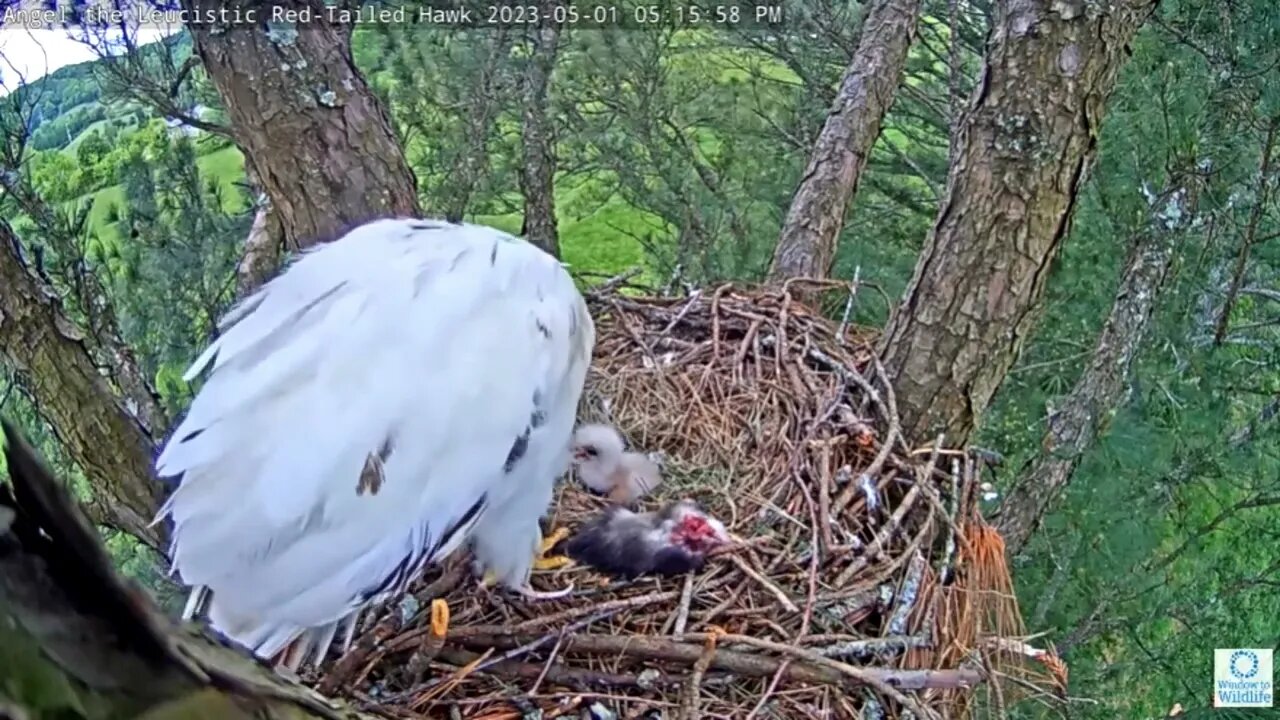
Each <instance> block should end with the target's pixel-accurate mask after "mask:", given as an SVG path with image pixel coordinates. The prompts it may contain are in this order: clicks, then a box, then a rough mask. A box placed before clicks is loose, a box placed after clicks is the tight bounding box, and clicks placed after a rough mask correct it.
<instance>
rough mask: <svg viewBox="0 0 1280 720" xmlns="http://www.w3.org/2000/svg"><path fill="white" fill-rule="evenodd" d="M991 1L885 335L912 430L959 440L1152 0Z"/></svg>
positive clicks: (1025, 317) (1041, 262)
mask: <svg viewBox="0 0 1280 720" xmlns="http://www.w3.org/2000/svg"><path fill="white" fill-rule="evenodd" d="M996 5H997V7H996V17H995V22H994V24H993V28H992V36H991V41H990V43H989V47H988V49H987V53H986V57H985V58H984V61H983V70H982V77H981V79H980V81H979V84H978V86H977V88H976V89H975V90H974V94H973V97H972V99H971V100H970V107H969V110H968V113H967V114H966V116H965V119H964V121H963V122H962V123H961V125H960V128H959V136H958V137H957V138H956V152H955V161H954V162H953V163H952V165H951V170H950V173H949V175H948V178H947V189H946V193H945V196H944V197H943V200H942V203H941V205H940V207H939V208H938V215H937V219H936V220H935V222H934V227H933V230H932V231H931V232H930V235H929V238H928V239H927V241H926V243H925V247H924V249H923V251H922V252H921V254H920V259H919V260H918V261H917V263H916V269H915V274H914V276H913V277H912V280H911V283H910V284H909V285H908V286H907V290H906V292H905V297H904V298H903V300H902V303H901V305H900V306H899V307H898V308H897V309H896V310H895V312H894V314H893V316H892V317H891V318H890V320H889V323H888V325H887V326H886V328H885V332H884V335H883V337H882V339H881V346H880V353H881V356H882V358H883V360H884V364H885V367H886V369H887V370H888V371H889V373H890V376H891V377H893V378H894V382H895V387H896V389H897V393H898V408H899V411H900V412H901V418H902V425H903V430H904V432H905V433H906V434H907V436H908V437H909V438H910V439H911V440H913V441H924V440H925V439H926V438H933V437H935V436H936V435H937V434H938V433H945V434H946V437H947V440H948V441H949V442H951V443H952V444H956V443H964V442H965V441H967V439H968V437H969V435H970V433H971V432H972V431H973V428H974V424H975V423H976V422H977V418H978V417H979V416H980V415H981V414H982V413H983V411H985V410H986V408H987V406H988V404H989V403H990V402H991V398H992V396H993V395H995V392H996V390H997V389H998V388H999V387H1000V384H1001V383H1002V382H1003V381H1004V378H1005V376H1006V375H1007V374H1008V372H1009V369H1010V368H1011V367H1012V366H1013V363H1014V361H1015V360H1016V359H1017V356H1018V354H1019V353H1020V352H1021V349H1022V346H1023V344H1024V342H1025V341H1026V339H1027V337H1028V336H1029V335H1030V333H1031V331H1032V329H1033V328H1034V326H1035V324H1036V321H1037V320H1038V316H1039V312H1038V310H1039V307H1040V300H1041V297H1042V296H1043V294H1044V288H1045V281H1046V279H1047V277H1048V275H1049V268H1050V266H1051V265H1052V263H1053V260H1054V259H1055V258H1056V257H1057V255H1058V251H1059V249H1060V248H1061V247H1062V241H1063V239H1064V238H1065V237H1066V236H1067V233H1068V230H1069V228H1070V223H1071V216H1072V213H1073V211H1074V209H1075V199H1076V195H1077V193H1078V192H1079V190H1080V188H1081V186H1082V184H1083V183H1084V180H1085V176H1086V175H1087V173H1088V170H1089V168H1090V166H1091V165H1092V163H1093V160H1094V157H1095V155H1096V146H1097V137H1098V132H1099V129H1100V126H1101V124H1102V116H1103V111H1104V108H1105V105H1106V100H1107V98H1108V96H1109V95H1110V94H1111V91H1112V90H1113V89H1114V88H1115V82H1116V75H1117V73H1118V71H1119V69H1120V67H1121V66H1122V65H1123V64H1124V61H1125V58H1126V55H1127V45H1128V43H1129V42H1130V41H1131V40H1132V39H1133V36H1134V35H1135V34H1136V33H1137V32H1138V29H1139V28H1141V27H1142V25H1143V23H1145V22H1146V20H1147V18H1148V17H1149V16H1150V15H1151V13H1152V11H1153V10H1154V9H1155V6H1156V0H1117V1H1116V2H1111V3H1106V4H1105V6H1103V5H1099V4H1097V3H1092V2H1084V1H1083V0H1067V1H1065V2H1064V1H1060V0H1053V1H1050V0H1002V1H1001V2H999V3H997V4H996Z"/></svg>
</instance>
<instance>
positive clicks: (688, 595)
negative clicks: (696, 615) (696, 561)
mask: <svg viewBox="0 0 1280 720" xmlns="http://www.w3.org/2000/svg"><path fill="white" fill-rule="evenodd" d="M692 602H693V573H689V574H687V575H685V576H684V587H683V588H681V590H680V606H679V607H678V608H677V609H676V622H675V625H674V626H673V627H672V629H671V632H672V633H673V634H675V635H683V634H684V631H685V627H686V626H687V625H688V624H689V605H690V604H691V603H692Z"/></svg>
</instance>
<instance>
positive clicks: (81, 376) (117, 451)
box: [0, 222, 164, 552]
mask: <svg viewBox="0 0 1280 720" xmlns="http://www.w3.org/2000/svg"><path fill="white" fill-rule="evenodd" d="M18 250H19V245H18V239H17V237H16V236H14V234H13V231H12V230H11V229H10V228H9V226H8V224H6V223H3V222H0V358H3V359H4V361H5V362H6V363H7V364H8V365H10V367H12V368H13V370H14V372H15V373H16V374H17V375H18V376H19V377H20V378H21V379H22V385H23V387H24V388H26V390H27V391H28V392H29V393H30V394H31V396H32V399H33V400H34V404H35V406H36V409H37V410H38V412H39V413H40V415H41V417H42V418H43V419H44V420H45V421H46V422H48V423H49V425H50V426H51V427H52V428H53V431H54V434H55V435H56V436H57V438H58V441H59V442H60V443H61V444H62V447H63V448H65V449H66V452H67V455H68V456H69V457H70V458H71V459H72V460H74V461H75V462H76V464H77V465H79V466H80V468H81V470H82V471H83V472H84V474H85V477H86V478H87V479H88V481H89V486H90V489H91V491H92V494H91V496H90V498H89V500H88V502H87V504H86V507H87V509H88V512H89V516H90V517H91V518H92V519H93V521H94V522H96V523H99V524H101V525H105V526H107V527H111V528H115V529H117V530H122V531H124V532H127V533H129V534H130V535H133V536H135V537H137V538H138V539H139V540H141V541H142V542H144V543H146V544H147V545H149V546H151V547H152V548H153V549H155V550H156V551H158V552H163V534H164V533H163V528H160V527H148V526H149V525H150V523H151V519H152V517H154V515H155V512H156V509H157V508H158V507H159V505H160V503H159V501H160V498H161V496H162V493H163V488H162V486H161V485H160V483H159V482H158V481H156V480H155V478H154V476H153V475H152V472H151V458H152V452H153V450H154V448H153V446H152V442H151V437H150V436H149V435H148V433H147V431H146V429H145V428H144V427H143V426H142V424H141V423H140V422H139V420H138V418H137V417H135V416H134V415H133V414H131V413H129V412H128V411H126V410H125V409H124V407H122V405H121V401H120V400H119V399H118V398H117V397H116V396H115V395H114V394H112V392H111V389H110V387H109V386H108V384H107V381H106V379H105V378H104V377H103V376H102V374H101V373H100V372H99V371H98V368H97V367H96V365H95V364H94V362H93V359H92V358H91V357H90V355H89V351H88V349H87V348H86V347H85V344H84V342H83V340H84V336H83V335H82V334H81V332H80V331H79V330H78V329H77V328H76V326H75V325H74V324H73V323H72V322H71V321H70V320H68V319H67V317H66V316H65V315H64V314H63V312H62V308H61V306H60V304H59V302H58V299H57V298H58V296H57V294H56V293H55V292H54V291H53V289H52V288H50V287H48V286H46V285H45V284H44V283H43V282H41V281H40V280H39V279H38V278H36V277H35V276H34V275H32V274H31V273H30V272H29V271H28V269H27V267H26V264H25V263H24V262H23V260H22V257H21V256H20V255H19V253H18Z"/></svg>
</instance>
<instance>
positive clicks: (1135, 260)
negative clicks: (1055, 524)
mask: <svg viewBox="0 0 1280 720" xmlns="http://www.w3.org/2000/svg"><path fill="white" fill-rule="evenodd" d="M1194 204H1195V199H1194V195H1193V197H1192V198H1191V199H1188V197H1187V190H1186V189H1185V188H1179V189H1177V190H1173V191H1170V192H1166V193H1165V194H1164V195H1163V196H1162V197H1161V198H1160V199H1159V200H1158V202H1157V203H1156V204H1154V205H1153V211H1154V212H1153V217H1152V218H1151V222H1150V223H1149V225H1148V227H1147V228H1146V229H1145V230H1144V231H1143V232H1142V233H1140V234H1139V235H1138V237H1137V238H1136V239H1135V242H1134V245H1133V247H1132V248H1131V249H1130V251H1129V257H1128V260H1127V261H1126V263H1125V268H1124V274H1123V275H1122V276H1121V278H1120V286H1119V287H1118V288H1117V289H1116V295H1115V300H1114V301H1113V302H1112V305H1111V313H1110V314H1109V315H1108V316H1107V320H1106V322H1105V323H1104V324H1103V326H1102V332H1101V333H1100V334H1099V335H1098V340H1097V343H1096V344H1095V345H1094V350H1093V356H1092V358H1091V359H1090V361H1089V364H1088V366H1087V367H1085V369H1084V373H1083V374H1082V375H1081V376H1080V378H1079V379H1078V380H1077V381H1076V384H1075V386H1074V387H1073V388H1072V389H1071V392H1070V393H1068V394H1067V396H1066V398H1065V399H1064V400H1063V401H1062V403H1061V404H1060V405H1058V406H1057V407H1055V408H1053V410H1052V411H1051V413H1050V415H1049V418H1048V428H1047V429H1046V431H1045V434H1044V439H1043V440H1042V441H1041V449H1040V452H1039V454H1037V455H1036V457H1035V458H1034V459H1033V460H1032V461H1031V463H1030V464H1029V465H1028V467H1027V468H1025V470H1024V471H1023V472H1022V474H1021V475H1020V476H1019V478H1018V481H1017V483H1016V484H1015V485H1014V487H1013V488H1012V490H1010V492H1009V494H1008V495H1007V496H1006V497H1005V500H1004V502H1003V503H1002V504H1001V505H1000V511H999V515H998V516H997V520H996V527H997V528H998V529H999V530H1000V534H1001V535H1003V536H1004V541H1005V547H1007V548H1008V549H1009V552H1010V553H1012V554H1016V553H1017V552H1019V551H1020V550H1021V549H1022V547H1023V546H1024V545H1026V542H1027V540H1028V539H1030V537H1031V535H1032V533H1034V532H1035V529H1036V527H1037V525H1038V524H1039V522H1040V519H1041V518H1042V517H1043V516H1044V514H1045V512H1047V511H1048V510H1049V508H1050V507H1051V506H1052V505H1053V504H1054V503H1055V502H1056V501H1057V499H1058V497H1059V496H1060V495H1061V494H1062V491H1063V489H1064V488H1066V486H1067V484H1068V483H1069V482H1070V481H1071V477H1072V475H1073V474H1074V473H1075V470H1076V467H1077V466H1078V465H1079V464H1080V460H1081V458H1083V457H1084V453H1085V451H1087V450H1088V449H1089V448H1090V447H1092V446H1093V443H1094V441H1095V440H1097V438H1098V437H1100V436H1102V435H1103V434H1105V433H1106V429H1107V425H1108V424H1109V423H1110V421H1111V418H1112V417H1113V416H1114V415H1115V413H1116V411H1117V410H1118V409H1119V408H1120V406H1121V405H1122V404H1123V402H1124V400H1125V395H1126V388H1127V387H1128V384H1129V373H1130V371H1131V369H1132V368H1133V363H1134V360H1135V358H1136V356H1137V354H1138V350H1139V348H1140V346H1141V345H1142V339H1143V337H1144V336H1145V335H1146V332H1147V328H1148V326H1150V324H1151V317H1152V312H1153V310H1154V308H1155V305H1156V300H1157V299H1158V298H1159V296H1160V291H1161V289H1162V287H1163V285H1164V279H1165V277H1166V275H1167V274H1168V272H1169V266H1170V265H1171V264H1172V262H1173V257H1174V245H1175V241H1176V240H1177V238H1178V237H1179V236H1180V235H1181V232H1182V230H1183V229H1184V228H1185V227H1186V226H1187V224H1188V222H1189V221H1190V219H1191V217H1192V216H1193V215H1194V212H1195V210H1194ZM1175 205H1176V206H1177V209H1178V212H1177V213H1169V212H1164V211H1165V210H1166V209H1168V208H1172V207H1173V206H1175ZM1171 218H1180V219H1179V220H1177V221H1176V222H1175V221H1174V220H1171Z"/></svg>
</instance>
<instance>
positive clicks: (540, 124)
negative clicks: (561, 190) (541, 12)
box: [520, 22, 560, 257]
mask: <svg viewBox="0 0 1280 720" xmlns="http://www.w3.org/2000/svg"><path fill="white" fill-rule="evenodd" d="M530 32H531V33H532V35H533V43H532V44H533V48H532V56H531V57H530V58H529V61H528V65H527V66H526V68H525V75H524V127H523V128H522V132H523V139H524V166H523V167H522V168H521V171H520V186H521V190H523V192H524V230H523V235H524V237H525V239H526V240H528V241H529V242H531V243H533V244H534V245H537V246H538V247H540V248H542V249H543V250H546V251H547V252H549V253H551V254H552V255H554V256H556V257H560V238H559V235H558V234H557V232H556V201H555V174H556V154H555V138H554V137H553V133H552V128H551V123H550V122H549V120H548V118H547V90H548V88H549V87H550V85H551V73H552V72H553V71H554V69H555V64H556V52H557V50H558V48H557V46H558V44H559V41H560V27H559V26H558V25H557V24H556V23H554V22H549V23H547V24H546V25H545V26H543V27H541V28H534V29H532V30H531V31H530Z"/></svg>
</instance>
